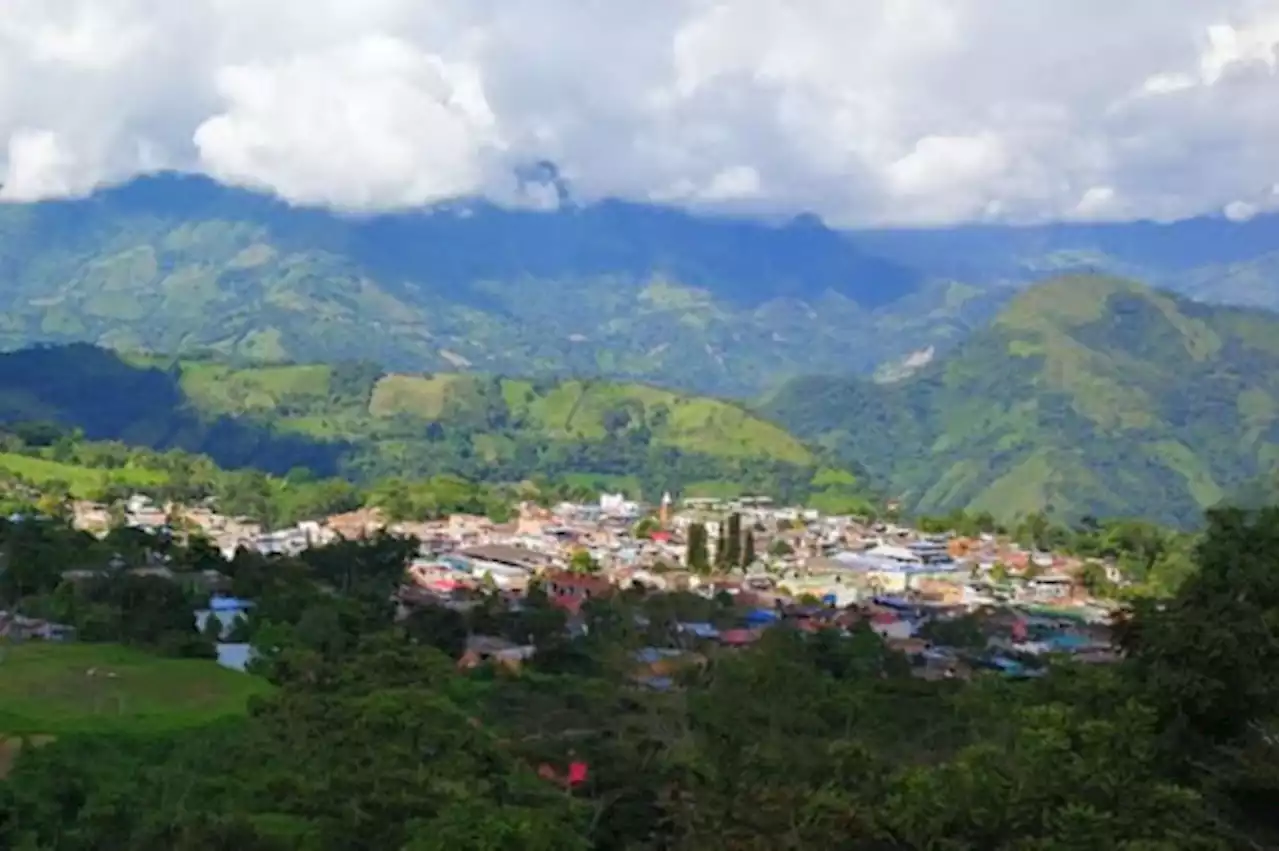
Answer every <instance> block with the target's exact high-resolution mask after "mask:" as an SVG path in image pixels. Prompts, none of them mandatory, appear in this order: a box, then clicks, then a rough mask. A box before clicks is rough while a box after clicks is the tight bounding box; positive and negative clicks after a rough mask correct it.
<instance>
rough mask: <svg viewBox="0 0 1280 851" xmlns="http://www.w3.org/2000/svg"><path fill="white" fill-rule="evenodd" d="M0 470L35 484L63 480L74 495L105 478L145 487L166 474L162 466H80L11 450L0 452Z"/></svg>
mask: <svg viewBox="0 0 1280 851" xmlns="http://www.w3.org/2000/svg"><path fill="white" fill-rule="evenodd" d="M0 470H2V471H7V472H10V473H14V474H16V475H19V476H21V477H22V478H23V479H25V480H26V481H28V482H30V483H31V484H33V485H35V486H36V487H40V486H41V485H47V484H49V483H50V482H65V483H66V485H67V487H68V488H69V489H70V491H71V495H72V496H74V497H76V498H85V497H88V496H89V495H90V494H92V493H94V492H96V491H98V490H99V489H101V488H102V486H103V485H104V484H106V483H107V482H108V481H110V482H113V483H116V484H121V485H126V486H129V485H132V486H134V487H148V486H151V485H159V484H163V483H164V481H165V479H166V478H167V476H166V474H165V473H164V471H162V470H148V469H142V468H134V467H120V468H115V469H110V470H108V469H101V468H94V467H81V466H79V465H76V464H63V463H60V462H58V461H50V460H48V459H46V458H33V457H32V456H30V455H21V454H18V453H14V452H0Z"/></svg>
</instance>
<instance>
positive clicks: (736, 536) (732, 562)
mask: <svg viewBox="0 0 1280 851" xmlns="http://www.w3.org/2000/svg"><path fill="white" fill-rule="evenodd" d="M727 525H728V529H727V530H726V531H725V534H724V565H725V567H736V566H738V565H740V564H742V515H741V514H738V513H737V512H735V513H733V514H730V515H729V522H728V524H727Z"/></svg>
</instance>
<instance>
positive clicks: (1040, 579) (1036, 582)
mask: <svg viewBox="0 0 1280 851" xmlns="http://www.w3.org/2000/svg"><path fill="white" fill-rule="evenodd" d="M1073 584H1074V583H1073V582H1072V579H1071V577H1070V576H1063V575H1061V574H1056V573H1050V574H1045V575H1043V576H1034V577H1032V578H1031V579H1028V580H1027V581H1026V586H1025V593H1026V596H1027V597H1028V598H1030V599H1032V600H1035V601H1037V602H1053V601H1058V600H1066V599H1068V598H1070V597H1071V591H1072V587H1073Z"/></svg>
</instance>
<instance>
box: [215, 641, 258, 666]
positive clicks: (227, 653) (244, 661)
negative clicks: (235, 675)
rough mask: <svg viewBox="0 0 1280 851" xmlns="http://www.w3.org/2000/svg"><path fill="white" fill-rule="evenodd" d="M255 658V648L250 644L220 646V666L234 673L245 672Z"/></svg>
mask: <svg viewBox="0 0 1280 851" xmlns="http://www.w3.org/2000/svg"><path fill="white" fill-rule="evenodd" d="M252 658H253V647H252V646H250V645H248V644H219V645H218V664H219V665H221V666H222V667H224V668H230V669H231V670H233V671H243V670H244V669H245V668H246V667H247V666H248V664H249V660H250V659H252Z"/></svg>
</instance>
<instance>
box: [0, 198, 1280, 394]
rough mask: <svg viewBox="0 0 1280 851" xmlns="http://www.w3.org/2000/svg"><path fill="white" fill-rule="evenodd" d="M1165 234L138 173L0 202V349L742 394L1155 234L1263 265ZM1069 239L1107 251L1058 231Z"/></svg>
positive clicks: (941, 337)
mask: <svg viewBox="0 0 1280 851" xmlns="http://www.w3.org/2000/svg"><path fill="white" fill-rule="evenodd" d="M1168 227H1173V228H1174V230H1173V231H1170V230H1167V229H1165V228H1166V226H1159V225H1150V226H1147V225H1142V226H1139V225H1133V226H1097V227H1095V228H1093V229H1092V230H1085V231H1079V230H1072V229H1070V228H1066V229H1062V228H1059V229H1057V230H1054V229H1052V228H1050V229H1048V230H1044V231H1043V233H1051V234H1057V235H1058V236H1054V238H1053V239H1050V238H1048V237H1045V236H1043V235H1037V234H1042V232H1041V231H1036V230H1034V229H1031V230H1028V229H1025V228H1022V229H1017V228H1008V229H1004V230H998V231H993V232H990V233H988V232H986V231H982V232H981V233H980V235H981V236H982V240H985V242H983V243H982V244H983V245H985V246H986V247H985V248H983V250H982V251H980V252H975V253H974V255H975V256H978V257H980V258H981V262H980V263H978V264H977V265H976V266H970V267H963V266H962V267H957V268H952V267H950V266H948V262H950V261H948V260H947V258H955V257H965V256H967V255H968V254H969V253H970V252H969V250H968V247H967V246H968V244H969V243H970V242H972V240H973V239H974V237H973V236H972V235H971V234H970V231H969V230H966V229H954V230H950V231H948V230H933V231H914V232H910V233H897V234H895V233H893V232H865V231H864V232H852V233H847V232H839V231H833V230H830V229H827V228H825V227H824V226H822V224H821V223H820V222H818V221H816V220H814V219H813V218H812V217H796V218H795V219H792V220H790V221H787V222H772V223H770V222H760V221H755V220H750V219H727V218H715V217H709V216H699V215H695V214H693V213H687V212H682V211H680V210H677V209H674V208H666V207H658V206H650V205H641V204H633V203H625V202H619V201H605V202H601V203H599V204H594V205H589V206H582V207H571V208H566V209H563V210H560V211H555V212H545V211H532V210H513V209H505V208H500V207H497V206H495V205H493V204H489V203H469V204H455V205H452V206H449V207H447V208H442V209H435V210H429V211H417V212H410V213H399V214H392V215H382V216H364V217H352V216H341V215H335V214H332V213H329V212H327V211H324V210H321V209H316V208H297V207H290V206H289V205H287V204H285V203H284V202H282V201H279V200H276V199H274V198H272V197H269V196H266V195H260V194H255V193H252V192H248V191H245V190H239V189H233V188H228V187H224V186H221V185H219V184H216V183H214V182H212V181H209V180H207V179H204V178H198V177H191V176H187V177H178V176H172V175H169V176H159V177H152V178H147V179H141V180H137V181H133V182H131V183H128V184H124V185H121V186H119V187H115V188H112V189H108V190H103V191H101V192H99V193H97V194H95V195H92V196H90V197H88V198H85V199H80V200H74V201H52V202H43V203H38V204H28V205H21V204H7V205H0V348H8V349H15V348H21V347H22V346H25V345H29V344H32V343H37V342H54V343H69V342H77V341H88V342H93V343H96V344H99V345H104V346H108V347H112V348H116V349H120V350H136V349H147V350H152V351H157V352H166V353H167V352H179V353H188V352H192V351H198V350H203V349H212V350H214V351H217V352H219V353H220V354H221V355H223V356H231V355H240V356H244V357H246V358H248V359H251V360H292V361H297V362H310V361H320V360H325V361H337V360H360V359H365V360H373V361H377V362H378V363H381V364H384V365H386V366H387V368H389V369H396V370H401V371H408V372H421V371H443V370H454V369H468V370H474V371H476V372H483V373H497V374H504V375H533V376H541V377H555V378H565V377H588V376H598V377H602V378H609V379H614V380H621V381H642V382H649V383H656V384H660V385H662V386H668V387H678V388H681V389H685V390H689V391H692V392H698V393H712V394H715V395H734V396H740V397H752V396H755V395H757V394H758V393H759V392H760V391H762V390H763V389H765V388H767V387H771V386H775V385H777V384H778V383H779V382H781V381H783V380H785V379H787V378H789V377H794V376H795V375H800V374H804V373H807V372H849V373H859V374H862V373H865V374H870V373H872V372H873V371H874V370H875V369H876V368H878V367H880V366H881V365H882V364H884V363H885V362H886V361H893V360H896V359H899V358H903V357H906V356H908V355H910V354H911V353H912V352H915V351H919V350H921V349H924V348H926V347H931V346H932V347H934V348H936V350H937V351H938V352H939V353H942V352H945V351H946V350H947V349H949V348H951V347H952V346H954V345H956V344H958V342H959V341H960V340H962V339H963V338H964V337H965V336H966V335H967V334H969V333H970V332H971V331H973V330H974V329H976V328H979V327H981V326H982V325H983V324H985V322H986V321H987V320H989V319H990V318H991V317H992V316H993V315H994V314H995V313H996V312H997V311H998V309H999V307H1000V306H1001V305H1002V304H1003V303H1004V302H1005V301H1006V300H1007V299H1008V298H1009V297H1010V296H1011V295H1012V294H1013V293H1015V292H1016V291H1017V289H1018V288H1019V287H1021V286H1023V285H1024V284H1025V283H1026V281H1028V280H1029V279H1031V278H1033V277H1036V276H1039V275H1043V274H1044V269H1045V268H1056V267H1057V266H1063V265H1064V264H1065V265H1067V266H1070V265H1071V264H1076V265H1080V264H1084V263H1099V262H1104V261H1105V262H1112V261H1114V262H1112V265H1118V266H1123V267H1125V268H1129V267H1136V268H1137V269H1138V271H1143V270H1144V269H1146V268H1147V267H1151V266H1152V258H1156V259H1158V258H1159V257H1160V256H1161V253H1162V252H1165V251H1172V250H1173V248H1171V247H1170V245H1171V238H1170V234H1173V235H1174V236H1177V235H1179V234H1182V233H1183V232H1184V231H1186V232H1190V233H1194V232H1199V231H1201V230H1204V231H1205V232H1206V233H1209V232H1212V233H1213V234H1220V233H1225V234H1228V235H1230V238H1227V237H1223V236H1220V235H1215V236H1213V238H1212V239H1208V240H1207V242H1208V243H1209V246H1208V247H1206V248H1205V249H1203V250H1201V251H1199V252H1198V253H1197V252H1196V251H1189V253H1188V252H1187V251H1184V253H1183V254H1180V255H1178V256H1177V258H1175V259H1176V260H1177V262H1176V263H1173V264H1172V265H1173V266H1176V267H1177V268H1176V269H1174V272H1176V274H1173V273H1169V274H1173V278H1170V280H1173V279H1174V278H1177V279H1178V281H1181V282H1182V283H1181V284H1179V285H1183V284H1185V286H1187V287H1191V288H1193V289H1194V288H1195V287H1199V288H1200V289H1201V290H1204V289H1205V284H1204V282H1203V281H1199V282H1197V281H1190V282H1188V281H1189V280H1190V279H1186V280H1184V278H1186V276H1187V275H1191V276H1192V277H1195V276H1196V275H1201V276H1205V275H1207V276H1209V279H1212V280H1215V281H1216V280H1222V281H1228V282H1229V281H1235V283H1225V284H1224V285H1223V286H1224V292H1226V291H1227V290H1230V292H1235V291H1236V290H1239V291H1240V293H1243V295H1241V296H1240V297H1241V298H1246V297H1248V298H1252V297H1253V293H1254V290H1256V289H1258V286H1257V281H1258V280H1260V276H1261V277H1265V276H1263V275H1262V272H1264V271H1265V268H1264V267H1265V265H1266V263H1267V262H1268V260H1267V257H1268V256H1270V258H1271V260H1270V262H1271V263H1273V264H1274V240H1272V241H1271V243H1270V244H1261V243H1258V240H1259V238H1260V237H1259V234H1260V233H1261V228H1260V227H1259V226H1256V225H1252V224H1249V225H1228V224H1224V223H1222V222H1216V223H1215V222H1213V221H1209V220H1205V221H1199V222H1191V223H1184V224H1180V225H1177V226H1168ZM1108 228H1110V229H1108ZM1130 228H1136V230H1135V231H1133V232H1134V233H1140V234H1141V238H1133V239H1130V237H1128V236H1126V234H1128V233H1130ZM1233 228H1234V229H1233ZM1224 229H1225V230H1224ZM992 233H994V234H996V235H997V236H1000V235H1002V236H1000V238H1007V239H1009V240H1012V241H1013V242H1011V244H1010V246H1011V247H1009V248H1008V249H1007V250H1004V251H1003V252H1002V251H1001V250H1000V249H999V248H998V247H996V244H998V243H999V239H997V238H996V236H992V235H991V234H992ZM1079 233H1084V234H1085V236H1087V237H1088V239H1093V236H1092V235H1094V234H1096V233H1103V234H1104V235H1106V239H1105V240H1103V243H1105V244H1102V247H1101V249H1099V248H1098V245H1095V244H1094V243H1093V242H1089V241H1088V239H1086V241H1085V242H1084V243H1079V244H1078V245H1077V244H1076V243H1073V242H1072V240H1075V239H1077V237H1076V236H1071V234H1079ZM1061 234H1067V236H1061ZM1150 234H1156V236H1151V235H1150ZM1080 238H1081V239H1084V238H1085V237H1080ZM948 240H952V242H955V244H954V245H953V244H952V242H948ZM956 240H958V242H956ZM1095 242H1096V240H1095ZM1178 242H1188V243H1190V242H1195V241H1194V240H1190V239H1185V238H1180V239H1174V240H1172V243H1178ZM1015 243H1016V244H1015ZM1130 243H1134V244H1136V245H1137V248H1133V247H1132V246H1131V245H1130ZM1027 246H1031V248H1027ZM1073 246H1075V248H1073ZM1215 246H1216V247H1215ZM1032 249H1034V250H1032ZM1131 249H1132V250H1131ZM1073 250H1074V251H1075V254H1072V251H1073ZM1268 251H1270V252H1271V254H1270V255H1268V254H1267V252H1268ZM1028 252H1030V253H1028ZM1037 252H1039V253H1038V254H1037ZM1100 252H1101V254H1100ZM1106 252H1111V254H1114V255H1115V256H1114V257H1112V256H1111V254H1107V253H1106ZM1126 252H1128V253H1126ZM1103 255H1105V256H1103ZM1201 261H1205V262H1208V261H1213V263H1216V264H1218V265H1216V266H1214V265H1212V264H1210V266H1208V267H1205V266H1204V265H1203V263H1202V262H1201ZM1144 264H1145V265H1144ZM1178 264H1182V265H1181V266H1179V265H1178ZM1187 264H1192V265H1193V266H1194V267H1195V268H1194V269H1192V268H1190V267H1188V268H1185V269H1184V268H1182V267H1183V266H1187ZM1197 264H1198V265H1197ZM1224 264H1225V265H1224ZM1232 264H1234V267H1238V268H1237V271H1236V272H1235V273H1232V274H1233V275H1234V277H1231V276H1230V275H1228V274H1227V272H1226V271H1225V270H1226V267H1227V266H1230V265H1232ZM1104 265H1105V263H1104ZM1156 265H1159V264H1156ZM1165 265H1166V266H1168V265H1170V264H1168V263H1166V264H1165ZM1206 268H1207V269H1209V271H1204V270H1205V269H1206ZM1152 269H1153V271H1155V272H1159V273H1161V274H1165V272H1168V270H1164V271H1161V270H1160V269H1154V267H1152ZM1215 269H1217V270H1219V271H1221V272H1222V274H1221V275H1219V274H1218V272H1215V271H1213V270H1215ZM1179 270H1181V271H1179ZM1197 270H1199V271H1197ZM953 273H955V274H953ZM1184 273H1185V274H1184ZM1179 275H1182V276H1183V277H1182V278H1179V277H1178V276H1179ZM1140 277H1145V275H1141V276H1140ZM1166 277H1168V275H1166ZM1197 280H1198V279H1197ZM1178 281H1174V283H1177V282H1178ZM1266 289H1267V290H1269V291H1273V290H1274V287H1267V288H1266ZM1202 294H1203V292H1202ZM1272 295H1273V296H1274V292H1272ZM1232 297H1235V296H1232Z"/></svg>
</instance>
